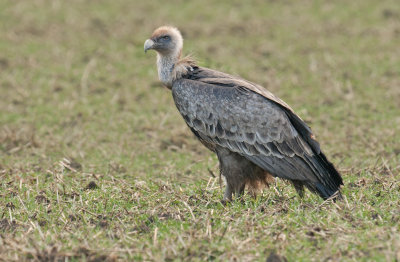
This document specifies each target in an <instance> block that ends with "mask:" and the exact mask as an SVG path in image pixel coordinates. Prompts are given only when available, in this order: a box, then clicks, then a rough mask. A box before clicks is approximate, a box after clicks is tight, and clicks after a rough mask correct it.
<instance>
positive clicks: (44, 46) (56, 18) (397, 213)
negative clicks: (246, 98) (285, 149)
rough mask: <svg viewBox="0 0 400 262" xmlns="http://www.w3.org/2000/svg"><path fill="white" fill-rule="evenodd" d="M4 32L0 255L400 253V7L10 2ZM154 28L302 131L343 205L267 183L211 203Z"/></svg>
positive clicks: (201, 158)
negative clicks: (338, 178)
mask: <svg viewBox="0 0 400 262" xmlns="http://www.w3.org/2000/svg"><path fill="white" fill-rule="evenodd" d="M0 22H1V23H0V33H1V34H0V35H1V37H0V112H1V113H0V260H4V261H23V260H31V259H36V260H43V261H45V260H46V259H47V260H48V261H53V260H55V261H66V260H68V261H76V260H86V261H102V260H109V261H113V260H145V261H148V260H153V261H162V260H166V261H181V260H184V261H196V260H197V261H204V260H216V261H221V260H222V261H223V260H232V261H253V260H255V261H265V260H266V258H267V257H268V256H270V254H271V253H276V254H279V255H280V256H281V257H286V258H287V259H288V260H289V261H339V260H340V261H367V260H373V261H394V260H396V259H397V260H400V227H399V222H400V202H399V199H400V184H399V182H398V181H399V178H400V176H399V175H400V174H399V173H400V171H399V170H400V166H399V162H400V48H399V46H400V7H399V5H398V3H397V1H395V0H392V1H372V0H368V1H364V0H356V1H351V2H349V1H329V2H328V1H307V0H302V1H268V2H265V1H252V2H251V3H250V2H248V3H247V2H246V3H245V2H243V1H219V2H218V3H214V2H213V1H209V0H206V1H196V2H194V1H178V0H177V1H172V2H171V3H168V4H167V3H166V2H165V1H158V2H156V1H122V0H117V1H78V0H73V1H45V0H40V1H39V0H38V1H10V0H6V1H1V2H0ZM163 24H173V25H175V26H177V27H179V28H180V29H181V31H182V32H183V34H184V37H185V47H184V49H185V52H186V53H193V54H194V55H195V57H197V59H198V61H199V63H200V65H203V66H207V67H212V68H215V69H218V70H221V71H225V72H228V73H231V74H236V75H241V76H243V77H245V78H247V79H249V80H252V81H253V82H256V83H260V84H262V85H263V86H265V87H267V88H268V89H269V90H270V91H272V92H273V93H275V94H276V95H278V96H279V97H281V98H282V99H284V100H285V101H286V102H287V103H288V104H290V105H291V106H292V107H293V108H294V109H295V110H296V112H298V113H299V114H300V116H301V117H302V118H303V119H305V120H306V121H307V122H309V123H310V125H311V126H312V128H313V130H314V132H315V134H316V136H317V138H318V140H319V141H320V143H321V145H322V148H323V150H324V151H325V152H326V154H327V155H328V156H329V158H330V159H331V161H333V162H334V163H335V165H336V166H337V167H338V168H339V169H340V171H341V173H342V174H343V178H344V181H345V186H344V187H343V195H344V200H343V201H341V202H338V203H331V202H323V201H322V200H321V199H319V198H318V197H316V196H314V195H311V194H310V193H307V194H306V196H305V197H304V198H303V199H300V198H299V197H298V196H297V195H296V193H295V191H294V190H293V188H292V187H291V186H290V185H288V184H286V183H284V182H283V181H280V180H278V181H277V182H276V184H275V185H272V186H271V187H270V188H269V189H265V190H264V191H263V193H262V194H260V195H259V196H258V197H257V198H256V199H253V198H251V197H250V196H249V195H245V196H244V198H243V199H242V200H237V201H234V202H232V203H230V204H228V205H226V206H224V205H222V204H221V202H220V200H221V198H222V194H223V185H222V187H220V184H219V179H218V175H217V177H212V176H211V175H210V173H213V174H218V163H217V159H216V158H215V156H213V155H212V154H211V153H210V152H208V151H207V150H206V149H205V148H203V146H202V145H201V144H200V143H199V142H198V141H196V139H195V138H194V137H193V135H192V134H191V133H190V131H189V130H188V128H187V127H186V125H185V124H184V121H183V120H182V119H181V117H180V115H179V113H178V112H177V110H176V108H175V106H174V103H173V101H172V97H171V95H170V92H169V91H168V90H167V89H164V88H161V85H160V84H159V83H158V80H157V74H156V67H155V55H154V54H153V53H150V54H147V55H145V54H144V52H143V43H144V41H145V40H146V39H147V38H148V37H149V36H150V34H151V33H152V31H153V30H154V29H155V28H156V27H158V26H160V25H163ZM209 170H210V171H209Z"/></svg>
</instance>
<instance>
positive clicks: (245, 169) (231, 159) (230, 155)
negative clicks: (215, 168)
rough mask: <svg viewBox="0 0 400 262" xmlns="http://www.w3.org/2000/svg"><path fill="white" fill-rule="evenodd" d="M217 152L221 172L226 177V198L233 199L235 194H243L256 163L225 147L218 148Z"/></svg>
mask: <svg viewBox="0 0 400 262" xmlns="http://www.w3.org/2000/svg"><path fill="white" fill-rule="evenodd" d="M216 152H217V156H218V160H219V166H220V172H221V174H222V175H223V176H224V177H225V179H226V190H225V194H224V200H225V201H232V195H233V194H235V196H236V197H240V196H241V195H243V193H244V188H245V186H246V182H247V180H248V178H249V176H251V173H252V172H253V170H254V167H253V166H254V164H253V163H251V162H250V161H249V160H247V159H246V158H245V157H243V156H241V155H239V154H237V153H234V152H232V151H229V150H227V149H225V148H217V150H216ZM249 172H250V173H249Z"/></svg>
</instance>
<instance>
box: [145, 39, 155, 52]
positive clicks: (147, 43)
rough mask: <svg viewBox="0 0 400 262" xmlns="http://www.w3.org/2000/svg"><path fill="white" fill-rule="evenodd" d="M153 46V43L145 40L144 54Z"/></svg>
mask: <svg viewBox="0 0 400 262" xmlns="http://www.w3.org/2000/svg"><path fill="white" fill-rule="evenodd" d="M153 46H154V41H153V40H151V39H147V40H146V42H144V52H145V53H146V52H147V50H149V49H153Z"/></svg>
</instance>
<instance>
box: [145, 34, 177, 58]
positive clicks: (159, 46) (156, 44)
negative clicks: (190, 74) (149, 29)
mask: <svg viewBox="0 0 400 262" xmlns="http://www.w3.org/2000/svg"><path fill="white" fill-rule="evenodd" d="M182 46H183V38H182V35H181V33H180V32H179V30H178V29H176V28H175V27H172V26H161V27H159V28H157V29H156V30H155V31H154V32H153V34H152V35H151V37H150V39H147V40H146V42H144V51H145V52H147V50H151V49H153V50H155V51H156V52H157V53H158V54H159V55H161V56H170V57H176V58H178V57H179V56H180V53H181V50H182Z"/></svg>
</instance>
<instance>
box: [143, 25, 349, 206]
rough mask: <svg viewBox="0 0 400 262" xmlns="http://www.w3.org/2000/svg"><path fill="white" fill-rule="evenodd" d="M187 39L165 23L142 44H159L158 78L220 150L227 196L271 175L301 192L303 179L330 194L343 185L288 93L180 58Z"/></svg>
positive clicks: (190, 122)
mask: <svg viewBox="0 0 400 262" xmlns="http://www.w3.org/2000/svg"><path fill="white" fill-rule="evenodd" d="M182 46H183V39H182V36H181V34H180V32H179V30H177V29H176V28H173V27H168V26H163V27H160V28H158V29H156V30H155V31H154V33H153V34H152V37H151V38H150V39H148V40H146V42H145V44H144V50H145V51H147V50H150V49H153V50H155V51H157V66H158V73H159V78H160V80H161V81H162V82H163V83H164V85H165V86H166V87H168V88H170V89H172V95H173V98H174V101H175V104H176V106H177V108H178V110H179V112H180V113H181V115H182V116H183V118H184V119H185V121H186V123H187V125H188V126H189V128H190V129H191V130H192V132H193V133H194V134H195V135H196V136H197V138H198V139H199V140H200V141H201V142H202V143H203V144H204V145H205V146H206V147H207V148H209V149H210V150H211V151H213V152H215V153H216V154H217V156H218V160H219V162H220V170H221V174H222V175H223V176H224V177H225V178H226V182H227V187H226V191H225V194H224V198H225V199H226V200H231V199H232V194H236V195H240V194H242V193H243V191H244V188H245V186H246V185H249V187H250V189H251V188H257V187H258V186H259V185H262V184H268V180H269V178H270V176H271V175H272V176H274V177H280V178H283V179H286V180H289V181H290V182H291V183H292V184H293V186H294V187H295V189H296V190H297V192H298V193H299V194H300V195H301V196H302V195H303V193H304V186H305V187H307V188H308V189H309V190H311V191H312V192H314V193H317V194H319V195H320V196H321V197H322V198H324V199H327V198H329V197H331V196H332V195H334V194H335V193H336V192H338V191H339V189H340V186H341V185H342V184H343V181H342V178H341V176H340V174H339V173H338V171H337V170H336V169H335V167H334V166H333V165H332V163H330V162H329V161H328V160H327V159H326V157H325V155H324V154H323V153H322V151H321V149H320V146H319V144H318V142H317V141H316V140H315V139H314V136H313V134H312V132H311V129H310V128H309V127H308V126H307V125H306V124H305V123H304V121H303V120H302V119H301V118H300V117H299V116H298V115H296V114H295V113H294V111H293V110H292V109H291V108H290V107H289V106H288V105H287V104H286V103H285V102H284V101H282V100H281V99H279V98H278V97H276V96H274V95H273V94H272V93H270V92H269V91H268V90H266V89H264V88H263V87H261V86H259V85H256V84H254V83H251V82H249V81H247V80H244V79H241V78H239V77H235V76H231V75H228V74H225V73H221V72H218V71H214V70H211V69H207V68H202V67H198V66H197V65H196V63H195V61H194V60H193V59H192V58H190V57H185V58H180V55H181V51H182ZM338 195H340V193H339V194H338Z"/></svg>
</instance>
